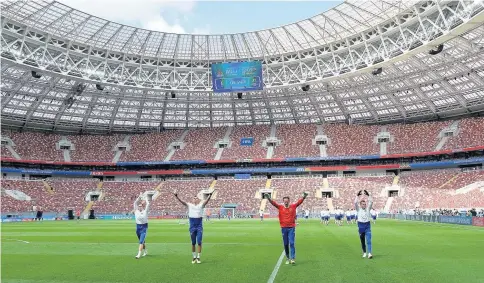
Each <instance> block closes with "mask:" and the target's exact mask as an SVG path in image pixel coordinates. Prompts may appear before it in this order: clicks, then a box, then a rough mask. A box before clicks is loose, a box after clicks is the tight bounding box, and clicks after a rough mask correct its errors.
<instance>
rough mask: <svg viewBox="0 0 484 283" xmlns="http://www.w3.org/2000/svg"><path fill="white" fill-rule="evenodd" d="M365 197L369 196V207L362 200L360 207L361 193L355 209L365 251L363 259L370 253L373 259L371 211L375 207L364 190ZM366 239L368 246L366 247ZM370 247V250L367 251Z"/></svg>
mask: <svg viewBox="0 0 484 283" xmlns="http://www.w3.org/2000/svg"><path fill="white" fill-rule="evenodd" d="M364 193H365V195H367V196H368V205H367V203H366V201H365V200H364V199H362V200H360V202H359V205H358V198H359V196H361V191H359V192H358V194H357V195H356V198H355V208H356V211H357V215H358V233H359V234H360V241H361V248H362V249H363V257H366V252H367V251H368V258H369V259H371V258H373V255H372V254H371V251H372V250H371V248H372V247H371V224H370V219H371V215H370V210H371V207H372V205H373V199H372V197H371V196H370V194H369V193H368V192H367V191H366V190H364ZM365 239H366V245H365ZM367 246H368V249H367Z"/></svg>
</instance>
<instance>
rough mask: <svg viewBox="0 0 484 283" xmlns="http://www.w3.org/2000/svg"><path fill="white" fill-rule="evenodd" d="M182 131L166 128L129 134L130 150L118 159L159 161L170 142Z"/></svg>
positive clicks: (165, 153) (163, 157)
mask: <svg viewBox="0 0 484 283" xmlns="http://www.w3.org/2000/svg"><path fill="white" fill-rule="evenodd" d="M182 133H183V131H181V130H167V131H163V132H162V133H149V134H142V135H133V136H131V140H130V144H131V150H130V151H126V152H124V153H123V154H122V155H121V158H120V161H161V160H164V159H165V157H166V155H167V154H168V150H167V148H168V146H169V145H170V143H172V142H173V141H175V140H176V139H178V138H179V137H180V136H181V134H182Z"/></svg>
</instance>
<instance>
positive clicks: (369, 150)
mask: <svg viewBox="0 0 484 283" xmlns="http://www.w3.org/2000/svg"><path fill="white" fill-rule="evenodd" d="M323 129H324V133H325V134H326V135H327V136H328V138H329V139H330V144H329V145H328V150H327V152H328V156H340V155H372V154H379V153H380V147H379V145H378V144H376V143H374V142H373V140H374V138H375V137H376V135H377V133H378V129H379V127H378V126H363V125H345V124H334V125H331V124H330V125H323Z"/></svg>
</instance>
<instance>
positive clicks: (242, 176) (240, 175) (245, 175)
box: [234, 174, 251, 180]
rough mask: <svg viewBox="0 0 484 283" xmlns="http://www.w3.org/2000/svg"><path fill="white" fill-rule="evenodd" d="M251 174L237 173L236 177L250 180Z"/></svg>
mask: <svg viewBox="0 0 484 283" xmlns="http://www.w3.org/2000/svg"><path fill="white" fill-rule="evenodd" d="M250 176H251V175H250V174H235V175H234V177H235V179H237V180H249V179H250Z"/></svg>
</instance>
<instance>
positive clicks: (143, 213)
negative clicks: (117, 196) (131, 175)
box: [134, 194, 150, 259]
mask: <svg viewBox="0 0 484 283" xmlns="http://www.w3.org/2000/svg"><path fill="white" fill-rule="evenodd" d="M140 200H141V194H140V195H139V196H138V198H137V199H136V200H135V201H134V219H135V221H136V236H138V240H139V248H138V254H137V255H136V259H139V258H140V256H141V252H142V251H143V256H147V255H148V250H147V249H146V244H145V240H146V233H147V232H148V213H149V208H150V202H149V201H148V199H146V201H145V207H144V208H143V203H139V201H140Z"/></svg>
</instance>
